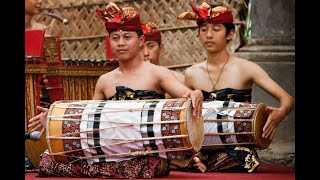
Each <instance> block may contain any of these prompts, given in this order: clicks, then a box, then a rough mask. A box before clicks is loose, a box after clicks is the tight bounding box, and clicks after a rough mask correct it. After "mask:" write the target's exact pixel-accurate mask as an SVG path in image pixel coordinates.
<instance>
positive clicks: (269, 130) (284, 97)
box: [249, 63, 294, 139]
mask: <svg viewBox="0 0 320 180" xmlns="http://www.w3.org/2000/svg"><path fill="white" fill-rule="evenodd" d="M249 66H250V67H249V68H250V69H251V70H252V80H253V82H254V83H255V84H257V85H258V86H259V87H261V88H262V89H263V90H264V91H266V92H267V93H269V94H270V95H272V96H273V97H274V98H276V99H277V100H278V101H279V103H280V107H269V106H268V107H267V110H268V111H269V117H268V120H267V122H266V124H265V126H264V127H263V134H262V136H263V137H265V138H270V139H272V138H273V136H274V134H275V131H276V128H277V127H278V125H279V124H280V123H281V121H282V120H283V119H284V118H285V117H286V116H287V115H288V114H289V113H290V112H291V111H292V109H293V106H294V101H293V97H292V96H291V95H290V94H288V93H287V92H286V91H285V90H284V89H283V88H282V87H281V86H279V85H278V84H277V83H276V82H275V81H274V80H272V79H271V78H270V77H269V75H268V74H267V73H266V72H265V71H264V70H263V69H262V68H261V67H260V66H258V65H257V64H255V63H250V64H249Z"/></svg>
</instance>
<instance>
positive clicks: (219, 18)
mask: <svg viewBox="0 0 320 180" xmlns="http://www.w3.org/2000/svg"><path fill="white" fill-rule="evenodd" d="M190 6H191V8H192V11H193V12H184V13H181V14H180V15H179V16H178V17H177V19H179V20H195V21H197V24H198V26H199V25H200V24H201V23H202V22H206V23H213V24H222V23H233V15H232V13H231V11H228V9H227V8H226V7H223V6H217V7H214V8H212V7H211V6H210V5H209V4H208V3H207V2H203V3H202V4H201V5H200V6H199V7H198V8H197V7H196V6H195V5H194V4H192V3H190Z"/></svg>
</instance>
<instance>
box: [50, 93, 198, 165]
mask: <svg viewBox="0 0 320 180" xmlns="http://www.w3.org/2000/svg"><path fill="white" fill-rule="evenodd" d="M191 115H192V105H191V100H186V99H163V100H162V99H161V100H158V99H157V100H127V101H96V100H88V101H57V102H55V103H53V104H52V105H51V106H50V109H49V112H48V118H47V143H48V147H49V153H50V154H51V155H52V157H53V159H54V161H56V162H72V161H77V160H81V159H83V160H86V161H87V162H88V163H89V164H93V163H98V162H111V161H120V160H123V159H128V158H132V157H134V156H139V155H146V154H151V155H154V156H159V157H162V158H168V159H183V158H184V154H185V152H188V151H193V152H198V151H199V150H200V149H201V147H202V142H203V135H204V131H203V127H204V125H203V121H202V120H196V119H192V116H191Z"/></svg>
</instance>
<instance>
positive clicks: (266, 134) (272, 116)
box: [262, 106, 286, 139]
mask: <svg viewBox="0 0 320 180" xmlns="http://www.w3.org/2000/svg"><path fill="white" fill-rule="evenodd" d="M267 112H268V113H269V116H268V119H267V122H266V124H265V125H264V127H263V133H262V137H263V138H270V139H272V138H273V136H274V134H275V132H276V129H277V127H278V126H279V124H280V123H281V121H282V120H283V119H284V118H285V116H286V113H285V111H284V110H282V109H280V108H275V107H269V106H268V107H267Z"/></svg>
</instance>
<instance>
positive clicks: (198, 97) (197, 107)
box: [183, 89, 203, 119]
mask: <svg viewBox="0 0 320 180" xmlns="http://www.w3.org/2000/svg"><path fill="white" fill-rule="evenodd" d="M183 97H184V98H188V97H189V98H191V101H192V107H193V112H192V115H193V116H194V117H195V118H197V119H200V118H201V116H202V103H203V95H202V92H201V91H200V90H198V89H196V90H194V91H189V92H187V93H186V94H185V95H184V96H183Z"/></svg>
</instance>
